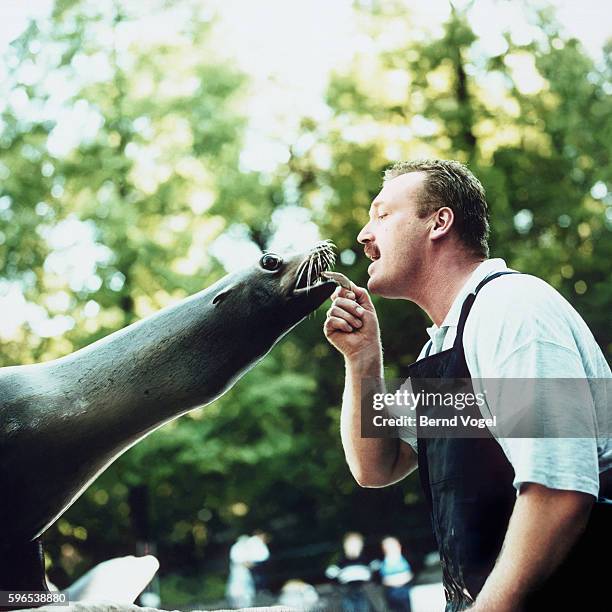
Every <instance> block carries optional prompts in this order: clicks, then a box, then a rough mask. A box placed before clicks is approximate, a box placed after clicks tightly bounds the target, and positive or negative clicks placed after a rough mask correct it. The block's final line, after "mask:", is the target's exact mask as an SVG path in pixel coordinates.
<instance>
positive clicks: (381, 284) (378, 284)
mask: <svg viewBox="0 0 612 612" xmlns="http://www.w3.org/2000/svg"><path fill="white" fill-rule="evenodd" d="M368 292H369V293H371V294H372V295H380V297H384V298H387V299H390V300H394V299H398V298H401V297H402V296H401V295H398V287H397V286H394V285H393V283H390V282H388V281H387V282H385V281H384V280H383V279H381V278H377V277H376V276H371V277H370V279H369V280H368Z"/></svg>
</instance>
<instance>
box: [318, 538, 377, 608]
mask: <svg viewBox="0 0 612 612" xmlns="http://www.w3.org/2000/svg"><path fill="white" fill-rule="evenodd" d="M342 550H343V553H342V556H341V557H340V559H338V561H337V562H336V563H335V564H333V565H330V566H329V567H328V568H327V569H326V570H325V575H326V576H327V577H328V578H329V579H331V580H336V581H337V582H338V584H339V585H340V587H341V589H342V612H370V610H371V609H372V606H371V605H370V600H369V599H368V596H367V594H366V592H365V589H364V587H365V586H366V585H367V584H368V583H369V582H370V580H371V579H372V570H371V569H370V564H369V563H368V561H367V559H366V557H365V555H364V553H363V536H362V535H361V534H360V533H358V532H356V531H350V532H349V533H346V534H345V535H344V538H343V539H342Z"/></svg>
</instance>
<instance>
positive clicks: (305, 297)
mask: <svg viewBox="0 0 612 612" xmlns="http://www.w3.org/2000/svg"><path fill="white" fill-rule="evenodd" d="M333 262H334V251H333V247H332V246H331V244H330V243H329V242H322V243H319V244H317V245H316V246H315V247H314V248H313V249H312V250H310V251H308V252H307V253H304V254H300V255H294V256H291V257H288V258H285V259H283V258H282V257H281V256H279V255H276V254H274V253H265V254H264V255H263V256H262V257H261V258H260V259H259V261H258V262H257V263H255V264H254V265H252V266H250V267H248V268H246V269H244V270H241V271H238V272H235V273H233V274H229V275H227V276H225V277H224V278H222V279H221V280H220V281H218V282H217V283H215V284H214V285H212V286H210V287H208V288H207V289H205V290H203V291H201V292H200V293H197V294H195V295H193V296H191V297H189V298H186V299H184V300H183V301H181V302H179V303H178V304H176V305H173V306H170V307H168V308H165V309H163V310H161V311H160V312H158V313H156V314H154V315H153V316H151V317H149V318H147V319H144V320H142V321H139V322H137V323H134V324H133V325H130V326H129V327H126V328H125V329H122V330H120V331H117V332H115V333H113V334H110V335H109V336H107V337H106V338H103V339H101V340H99V341H97V342H94V343H93V344H91V345H89V346H87V347H85V348H83V349H81V350H79V351H76V352H75V353H72V354H70V355H68V356H66V357H62V358H60V359H56V360H54V361H50V362H47V363H40V364H35V365H26V366H15V367H7V368H2V369H0V458H1V459H0V491H1V492H2V497H3V500H2V503H1V504H0V525H1V526H2V529H3V532H2V533H3V534H4V537H0V587H4V588H10V587H11V586H16V585H5V584H4V582H5V581H4V580H3V566H4V575H9V574H12V575H15V568H14V567H12V568H10V569H9V565H10V563H11V556H12V555H13V553H12V552H11V553H9V550H12V551H15V550H16V547H19V546H21V545H24V546H26V545H27V549H24V550H23V551H22V553H20V554H22V555H23V556H24V558H25V561H24V564H25V565H26V566H27V567H31V566H32V565H36V563H37V562H38V561H39V560H40V550H39V547H38V546H37V544H36V543H35V542H34V543H33V542H32V541H33V540H35V538H37V537H38V536H40V534H42V533H43V532H44V531H45V530H46V529H47V528H48V527H49V526H50V525H51V524H52V523H53V522H54V521H55V520H56V519H57V518H58V517H59V516H60V515H61V514H62V513H63V512H64V511H65V510H66V509H67V508H68V507H69V506H70V505H71V504H72V503H73V502H74V501H75V500H76V499H77V498H78V497H79V495H81V493H83V491H84V490H85V489H86V488H87V487H88V485H89V484H91V482H92V481H93V480H94V479H95V478H96V477H97V476H98V475H99V474H100V473H101V472H102V471H104V469H106V468H107V467H108V465H109V464H110V463H112V462H113V461H114V460H115V459H116V458H117V457H119V455H121V454H122V453H124V452H125V451H126V450H127V449H128V448H130V447H131V446H132V445H134V444H136V442H138V441H139V440H141V439H142V438H143V437H144V436H146V435H147V434H149V433H151V432H152V431H154V430H155V429H157V428H158V427H161V426H162V425H163V424H164V423H167V422H168V421H170V420H172V419H174V418H176V417H178V416H180V415H182V414H184V413H186V412H188V411H189V410H191V409H193V408H195V407H198V406H202V405H204V404H208V403H210V402H212V401H214V400H215V399H216V398H218V397H219V396H220V395H221V394H223V393H225V391H227V390H228V389H229V388H230V387H231V386H232V385H233V384H234V383H235V382H236V381H237V380H238V379H239V378H240V377H241V376H243V375H244V374H245V373H246V372H247V371H248V370H249V369H251V368H252V367H253V366H254V365H255V364H256V363H257V362H258V361H260V360H261V359H262V358H263V357H264V356H265V355H266V354H267V353H268V351H269V350H270V349H271V348H272V346H274V344H275V343H276V342H278V340H279V339H280V338H282V337H283V336H284V335H285V334H286V333H287V332H288V331H289V330H291V329H292V328H293V327H295V326H296V325H297V324H298V323H299V322H300V321H301V320H302V319H304V317H306V316H307V315H308V314H310V313H311V312H313V311H314V310H315V309H316V308H318V307H319V306H320V305H321V304H322V303H323V302H324V301H325V300H326V299H327V298H328V297H329V296H330V295H331V294H332V292H333V291H334V288H335V286H336V285H335V283H334V282H333V281H328V280H325V279H323V278H322V277H321V273H322V272H323V271H325V270H328V269H329V268H330V267H331V265H333Z"/></svg>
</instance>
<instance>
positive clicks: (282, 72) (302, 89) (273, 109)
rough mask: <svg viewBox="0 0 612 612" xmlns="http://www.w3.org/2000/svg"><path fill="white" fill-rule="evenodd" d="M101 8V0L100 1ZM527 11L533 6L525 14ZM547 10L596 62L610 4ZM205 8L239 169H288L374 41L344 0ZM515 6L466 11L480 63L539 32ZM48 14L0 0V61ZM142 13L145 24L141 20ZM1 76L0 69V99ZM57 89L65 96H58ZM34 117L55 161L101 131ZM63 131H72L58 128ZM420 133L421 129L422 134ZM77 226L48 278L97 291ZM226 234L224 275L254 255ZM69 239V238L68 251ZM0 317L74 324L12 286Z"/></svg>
mask: <svg viewBox="0 0 612 612" xmlns="http://www.w3.org/2000/svg"><path fill="white" fill-rule="evenodd" d="M92 1H93V0H92ZM104 1H107V0H98V2H104ZM139 2H140V3H141V5H142V6H146V3H147V0H131V2H130V4H129V6H130V9H134V7H138V6H139V4H138V3H139ZM361 2H362V3H365V2H367V0H361ZM465 2H466V0H455V5H456V6H459V7H461V6H463V5H464V4H465ZM533 4H534V2H531V0H530V5H531V6H533ZM552 4H553V5H554V6H555V7H556V9H557V17H558V18H559V19H560V21H561V23H562V24H563V26H564V27H565V28H566V30H567V33H568V34H570V35H573V36H576V37H578V38H579V39H580V40H581V41H582V43H583V45H584V46H585V48H586V49H587V50H588V51H589V52H590V53H591V54H592V56H593V57H594V58H596V59H599V58H600V57H601V49H602V46H603V44H604V42H605V41H606V39H607V38H608V37H611V36H612V3H611V2H607V1H605V0H556V1H553V2H552ZM208 5H210V6H213V7H214V10H215V11H216V12H217V13H218V16H219V18H220V21H219V24H218V26H217V29H216V36H217V40H218V44H217V45H216V47H215V48H216V49H217V50H218V52H219V53H220V55H222V56H223V55H224V56H225V57H227V58H228V59H230V60H231V61H233V62H235V63H236V65H237V66H238V67H239V68H241V69H242V70H243V71H245V72H246V73H247V74H249V75H250V77H251V79H252V85H251V94H252V95H251V97H250V98H249V106H248V112H249V119H250V125H249V130H248V133H247V139H246V146H245V150H244V152H243V155H242V158H241V162H242V163H243V165H244V166H245V168H252V169H257V170H262V171H266V170H272V169H273V168H274V167H275V166H276V165H277V164H279V163H280V164H282V163H284V162H285V161H286V160H287V156H288V149H287V145H288V144H289V143H293V144H295V142H294V141H295V138H294V135H295V134H296V133H297V124H298V121H299V119H300V117H301V116H302V115H305V114H308V115H309V116H310V117H314V118H317V117H318V118H324V117H325V116H326V113H327V112H328V109H327V108H326V106H325V104H324V103H323V101H322V93H323V91H324V89H325V86H326V83H327V80H328V77H329V74H330V71H331V70H332V69H334V68H338V67H341V66H342V65H343V64H345V63H346V62H348V61H350V59H351V58H352V56H353V54H354V53H355V52H356V51H357V50H359V51H360V52H364V51H365V52H367V49H368V48H369V47H370V46H372V40H371V39H369V38H368V37H366V36H364V35H363V33H360V32H359V28H358V23H357V20H356V19H355V18H354V13H353V11H352V1H351V0H309V1H308V2H305V1H303V0H258V1H257V2H252V1H249V0H209V2H208ZM407 5H408V6H409V7H410V11H411V14H412V15H413V23H414V31H415V36H419V35H421V36H422V35H424V34H427V33H429V35H435V34H436V31H437V30H439V29H440V24H441V23H443V21H444V20H446V19H447V18H448V15H449V3H448V1H447V0H418V1H417V0H413V1H410V2H408V1H407ZM521 5H522V3H521V2H510V1H508V0H476V2H475V10H473V11H472V12H471V18H470V19H471V25H472V27H473V28H474V30H475V32H476V33H477V34H478V35H479V37H480V39H479V44H480V45H481V47H482V49H483V51H484V52H485V53H486V54H490V53H496V52H497V53H499V52H501V51H503V50H504V46H505V42H504V40H503V38H502V36H501V33H502V31H503V30H506V29H509V30H510V32H511V33H512V37H513V39H514V41H515V42H516V43H521V42H528V41H529V40H531V39H533V38H537V37H538V35H539V33H538V31H537V30H536V29H535V28H533V27H531V26H529V24H527V23H526V21H525V18H524V15H523V12H522V9H521ZM52 6H53V0H28V2H23V0H1V3H0V57H2V55H3V53H4V51H5V49H6V47H7V46H8V44H9V43H10V42H11V41H12V40H13V39H14V38H16V37H17V36H18V35H19V34H20V33H21V32H22V31H23V29H24V28H25V27H26V25H27V23H28V20H29V19H31V18H37V19H42V20H44V19H45V17H46V16H47V15H48V14H49V11H50V9H51V7H52ZM174 7H178V8H174V9H173V11H174V13H172V14H170V15H168V14H166V15H164V16H162V17H159V16H157V17H156V16H155V15H154V16H148V17H143V19H142V21H140V22H139V23H138V24H136V27H137V28H138V35H139V36H141V37H147V38H163V37H172V36H174V33H173V25H174V24H173V23H172V22H173V20H174V21H175V23H176V24H177V25H178V24H179V23H180V21H181V19H183V18H184V14H183V13H182V12H181V10H180V7H181V3H180V2H175V3H174ZM142 14H143V15H147V11H143V12H142ZM393 35H394V33H393V32H392V31H389V32H384V33H383V34H382V36H388V37H391V38H392V37H393ZM100 69H102V67H101V68H100ZM512 69H513V70H516V72H517V74H519V75H522V81H521V82H522V85H523V87H524V88H525V89H526V91H528V90H529V88H532V89H533V88H535V89H536V90H537V88H538V83H537V78H536V77H537V75H535V76H534V74H533V67H531V66H528V65H517V66H516V67H515V66H512ZM2 75H3V66H2V63H1V62H0V91H1V90H2V84H1V80H2ZM59 88H63V89H62V90H61V91H60V89H59ZM58 92H59V94H62V95H59V98H62V97H64V99H66V98H68V97H69V95H70V92H68V91H65V83H62V80H61V78H60V79H59V81H58ZM18 95H19V94H16V96H17V98H18ZM11 102H12V103H13V104H15V105H17V106H19V104H20V100H19V99H15V100H11ZM23 105H24V112H34V111H33V110H32V109H27V100H24V101H23ZM1 106H2V100H0V108H1ZM36 112H47V113H50V112H52V113H53V114H55V115H56V118H57V119H58V125H57V128H56V130H54V133H53V134H52V138H51V139H50V141H49V146H50V147H52V148H54V150H55V151H56V152H57V153H61V152H62V151H69V150H70V149H71V148H72V147H74V146H76V144H77V142H76V141H74V138H72V137H71V135H75V134H76V135H78V136H79V137H81V136H82V135H85V136H87V134H88V133H90V134H95V132H96V130H97V129H98V127H99V124H98V123H97V121H98V120H97V119H96V117H95V116H93V115H92V113H91V112H90V111H89V109H88V108H86V105H83V104H80V105H79V104H77V105H72V106H71V107H70V108H64V109H62V108H61V105H58V106H57V107H56V108H55V109H54V110H51V109H49V108H46V109H44V110H43V109H38V110H37V111H36ZM65 125H66V126H70V127H71V129H64V126H65ZM75 125H77V126H79V127H78V129H74V126H75ZM417 127H418V126H417ZM421 127H422V129H428V126H426V125H424V126H421ZM1 204H2V203H1V202H0V205H1ZM298 213H299V214H298ZM303 213H304V211H301V213H300V212H299V211H296V210H293V211H290V212H287V211H285V212H279V214H278V215H277V216H276V217H275V219H274V220H273V221H274V223H275V225H276V227H277V228H278V231H277V238H276V239H275V241H274V244H273V245H272V247H273V248H277V249H279V250H283V249H290V248H304V247H305V246H307V245H310V244H312V242H313V241H314V240H316V239H317V238H318V233H317V228H316V227H315V226H314V224H312V223H310V222H309V219H308V217H307V216H306V215H305V214H303ZM79 224H80V222H79V221H78V220H76V219H71V220H68V221H66V222H64V225H62V226H61V227H58V228H55V230H54V231H53V232H50V233H49V236H48V239H49V241H50V243H52V244H53V245H54V246H56V249H57V252H56V253H54V254H52V256H51V257H50V258H49V260H48V261H47V263H46V267H48V268H49V270H52V271H55V272H58V270H59V271H60V272H61V273H62V274H64V275H65V277H66V278H69V279H70V285H71V287H72V288H73V289H75V288H78V287H81V286H92V284H93V285H95V283H96V282H97V281H96V279H97V277H96V276H95V274H94V272H93V271H94V270H95V265H96V262H97V261H100V260H102V259H104V257H106V256H107V253H106V251H105V248H104V247H103V246H102V245H97V244H95V242H94V241H93V238H92V237H91V236H92V233H91V229H90V228H88V227H87V226H85V224H81V225H82V226H80V225H79ZM233 232H234V233H233V234H229V235H226V236H224V237H222V238H221V239H220V240H219V241H217V243H216V244H215V245H214V248H213V249H212V251H213V253H214V254H217V255H220V256H221V257H222V259H223V260H224V261H225V262H226V266H227V268H228V270H233V269H235V268H238V267H241V266H243V265H244V263H245V261H249V260H251V259H252V258H253V257H254V256H256V255H257V252H256V250H255V249H254V247H253V245H250V244H248V243H247V242H246V241H244V240H241V237H240V229H239V228H235V229H234V230H233ZM67 236H70V237H71V240H69V241H68V242H66V237H67ZM239 245H242V246H239ZM98 280H99V279H98ZM61 299H64V301H66V299H67V294H66V295H65V296H64V298H62V296H61V295H59V297H58V300H60V301H61ZM88 307H89V308H88V312H89V313H90V314H91V316H95V315H96V314H97V305H96V304H95V302H92V304H90V305H88ZM0 308H1V309H2V311H3V312H4V313H5V316H4V317H3V322H0V337H11V336H13V335H14V333H15V331H16V329H17V328H18V326H19V325H22V324H23V323H24V322H25V321H26V320H27V321H29V322H30V323H31V324H32V326H33V328H34V329H35V331H36V332H37V333H39V334H40V335H42V336H54V335H59V334H62V333H64V332H65V331H66V329H69V328H70V326H71V325H73V323H74V322H73V321H72V319H71V317H69V316H63V315H58V316H55V317H53V318H51V319H50V318H49V317H48V316H47V315H46V311H45V309H44V308H42V307H40V306H35V305H27V304H25V302H24V299H23V295H22V294H21V291H20V288H19V287H17V286H15V285H9V284H7V283H2V281H0ZM69 310H70V304H69V303H68V302H66V311H67V312H69ZM10 313H12V314H10Z"/></svg>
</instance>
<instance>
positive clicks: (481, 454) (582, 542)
mask: <svg viewBox="0 0 612 612" xmlns="http://www.w3.org/2000/svg"><path fill="white" fill-rule="evenodd" d="M504 274H517V272H512V271H503V272H497V273H495V274H492V275H490V276H489V277H487V278H485V279H484V280H483V281H481V283H480V284H479V285H478V286H477V287H476V290H475V291H474V293H471V294H470V295H468V297H467V298H466V299H465V301H464V303H463V306H462V309H461V315H460V317H459V322H458V324H457V337H456V339H455V343H454V345H453V347H452V348H450V349H447V350H444V351H441V352H440V353H437V354H435V355H431V356H429V355H428V354H427V356H425V357H424V358H423V359H420V360H419V361H417V362H416V363H414V364H412V365H411V366H410V367H409V370H408V375H409V376H410V379H411V381H412V387H413V390H414V392H417V391H418V390H425V389H424V388H423V386H422V385H423V384H424V383H423V382H422V381H421V385H420V383H419V379H438V378H446V379H471V375H470V372H469V369H468V366H467V363H466V360H465V354H464V350H463V331H464V328H465V322H466V320H467V317H468V314H469V312H470V309H471V307H472V304H473V303H474V300H475V299H476V295H477V294H478V291H480V289H481V288H482V287H483V286H484V285H485V284H486V283H488V282H490V281H492V280H493V279H495V278H497V277H498V276H502V275H504ZM468 382H469V381H468ZM470 387H471V383H470ZM468 390H469V391H473V389H471V388H470V389H468ZM462 391H465V388H463V389H462ZM473 409H474V410H475V412H476V414H475V415H474V416H478V417H480V416H481V415H480V412H479V410H478V407H477V406H474V407H473ZM427 410H428V408H427V407H424V406H419V408H417V417H418V416H419V415H421V414H427ZM484 431H485V432H486V434H485V435H486V437H465V438H451V437H436V438H424V437H419V427H418V419H417V437H418V461H419V474H420V480H421V485H422V487H423V492H424V495H425V498H426V500H427V502H428V504H429V508H430V513H431V520H432V526H433V531H434V534H435V537H436V541H437V543H438V548H439V551H440V560H441V564H442V572H443V584H444V591H445V595H446V601H447V605H446V611H447V612H457V611H459V610H464V609H466V608H467V607H469V605H470V604H471V603H472V602H473V601H474V600H475V599H476V597H477V595H478V593H479V592H480V590H481V589H482V587H483V585H484V583H485V581H486V579H487V577H488V576H489V574H490V573H491V570H492V569H493V566H494V565H495V561H496V559H497V557H498V555H499V552H500V550H501V547H502V544H503V541H504V536H505V534H506V529H507V526H508V521H509V519H510V515H511V514H512V510H513V508H514V502H515V500H516V490H515V488H514V486H513V484H512V482H513V479H514V470H513V468H512V465H511V464H510V462H509V461H508V459H507V458H506V455H505V453H504V452H503V450H502V448H501V446H500V445H499V443H498V442H497V441H496V440H495V439H494V438H493V436H492V435H491V434H490V433H489V431H488V429H485V430H484ZM480 434H481V435H482V430H480ZM487 434H488V435H487ZM611 511H612V505H611V504H604V503H596V504H594V505H593V510H592V511H591V515H590V519H589V523H588V526H587V528H586V530H585V532H584V533H583V535H582V536H581V537H580V539H579V541H578V543H577V544H576V545H575V546H574V548H573V549H572V550H571V552H570V554H569V555H568V557H567V558H566V560H565V561H564V562H563V564H562V565H561V566H560V567H559V568H558V569H557V571H556V572H555V573H554V574H553V575H552V576H551V577H550V578H549V579H548V580H547V581H546V583H545V584H544V585H542V586H541V587H540V588H539V589H538V591H537V592H534V593H533V594H532V595H531V596H530V597H529V599H528V602H527V604H526V607H525V608H524V609H525V610H544V609H553V608H551V605H553V606H556V609H557V610H572V609H576V610H578V609H586V608H585V607H584V605H585V601H586V600H587V598H588V600H589V601H591V602H599V603H601V604H603V603H604V602H605V601H610V600H611V596H610V592H609V590H606V592H604V586H605V585H606V582H609V581H610V573H609V569H608V568H607V566H608V562H605V561H602V557H603V559H606V558H607V555H606V554H605V552H606V550H609V548H610V543H611V538H610V535H611V533H612V532H611V529H610V526H611V525H612V522H611V518H612V516H611ZM576 606H579V607H576ZM591 609H598V608H594V607H591Z"/></svg>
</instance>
